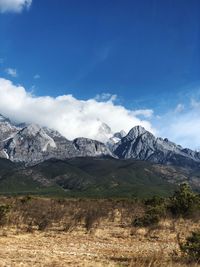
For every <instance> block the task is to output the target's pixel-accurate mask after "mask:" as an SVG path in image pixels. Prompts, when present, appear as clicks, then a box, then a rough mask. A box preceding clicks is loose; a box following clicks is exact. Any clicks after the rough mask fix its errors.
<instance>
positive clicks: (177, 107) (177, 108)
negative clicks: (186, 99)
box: [175, 103, 185, 113]
mask: <svg viewBox="0 0 200 267" xmlns="http://www.w3.org/2000/svg"><path fill="white" fill-rule="evenodd" d="M184 109H185V106H184V105H183V104H181V103H180V104H178V105H177V106H176V108H175V112H176V113H180V112H182V111H184Z"/></svg>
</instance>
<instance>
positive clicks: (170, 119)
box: [157, 99, 200, 149]
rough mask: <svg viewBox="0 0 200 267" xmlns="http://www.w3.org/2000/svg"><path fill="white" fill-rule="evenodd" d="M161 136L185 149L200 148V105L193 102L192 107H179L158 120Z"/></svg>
mask: <svg viewBox="0 0 200 267" xmlns="http://www.w3.org/2000/svg"><path fill="white" fill-rule="evenodd" d="M157 128H158V129H159V135H161V136H162V137H167V138H169V139H170V140H172V141H174V142H175V143H177V144H181V145H182V146H183V147H189V148H192V149H196V148H198V147H200V103H199V102H198V101H196V100H194V99H193V100H192V101H191V105H190V106H185V105H184V107H183V106H182V105H180V106H179V105H178V106H177V108H176V110H175V111H171V112H168V113H167V114H165V115H164V116H161V118H160V119H159V120H158V124H157Z"/></svg>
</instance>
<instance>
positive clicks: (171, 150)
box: [113, 126, 200, 168]
mask: <svg viewBox="0 0 200 267" xmlns="http://www.w3.org/2000/svg"><path fill="white" fill-rule="evenodd" d="M113 152H114V154H115V155H116V156H117V157H118V158H120V159H131V158H133V159H139V160H145V161H151V162H154V163H160V164H166V165H177V166H183V167H189V168H194V167H195V168H196V167H199V166H200V155H199V153H198V152H194V151H192V150H189V149H183V148H182V147H181V146H179V145H176V144H175V143H172V142H170V141H169V140H168V139H162V138H156V137H155V136H154V135H153V134H152V133H150V132H148V131H146V130H145V129H144V128H143V127H141V126H136V127H134V128H132V129H131V130H130V131H129V133H128V134H127V135H126V136H125V137H124V138H122V139H121V141H119V142H118V143H117V144H115V146H114V147H113Z"/></svg>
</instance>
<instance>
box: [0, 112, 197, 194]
mask: <svg viewBox="0 0 200 267" xmlns="http://www.w3.org/2000/svg"><path fill="white" fill-rule="evenodd" d="M69 130H70V129H69ZM99 136H101V137H102V136H103V140H104V142H100V141H97V140H92V139H88V138H84V137H78V138H76V139H74V140H68V139H66V138H65V137H64V136H62V135H61V134H60V133H59V132H57V131H55V130H53V129H49V128H47V127H42V126H39V125H36V124H25V123H21V124H16V123H13V122H11V120H9V119H8V118H5V117H4V116H2V115H0V192H2V193H3V192H4V193H5V192H7V193H8V192H16V193H17V192H30V191H31V192H40V191H42V192H43V193H44V192H54V191H56V192H60V193H61V194H67V195H71V194H72V195H73V194H78V195H81V194H85V193H87V195H88V194H89V195H91V196H94V195H95V196H96V195H99V194H103V195H105V196H113V195H118V196H126V195H127V194H128V195H137V194H139V193H138V192H140V195H141V194H144V192H146V191H145V190H146V188H147V187H148V193H147V194H151V193H153V192H154V193H155V191H156V190H157V192H158V191H159V192H162V193H163V192H165V193H166V192H170V191H171V190H172V188H174V187H175V185H176V184H177V183H180V182H183V181H188V182H189V183H190V184H191V185H192V186H193V188H195V190H198V191H200V153H199V152H197V151H192V150H190V149H186V148H182V147H181V146H180V145H176V144H175V143H173V142H171V141H169V140H168V139H167V138H165V139H163V138H157V137H155V136H154V135H153V134H152V133H150V132H148V131H147V130H145V129H144V128H143V127H141V126H135V127H133V128H132V129H131V130H130V131H129V132H128V133H127V134H126V133H125V132H124V131H123V130H122V131H121V132H119V133H114V134H113V133H112V131H111V129H110V127H109V126H108V125H106V124H104V123H102V127H100V129H99ZM31 188H32V189H31ZM103 192H104V193H103ZM163 194H164V193H163Z"/></svg>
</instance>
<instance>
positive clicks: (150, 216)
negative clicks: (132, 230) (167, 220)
mask: <svg viewBox="0 0 200 267" xmlns="http://www.w3.org/2000/svg"><path fill="white" fill-rule="evenodd" d="M165 215H166V207H165V205H160V206H159V205H158V206H155V207H151V206H150V207H149V208H148V209H147V211H146V212H145V214H144V216H142V217H138V218H136V219H135V220H134V221H133V226H135V227H148V226H151V225H155V224H158V223H159V221H160V219H161V218H162V217H164V216H165Z"/></svg>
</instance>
